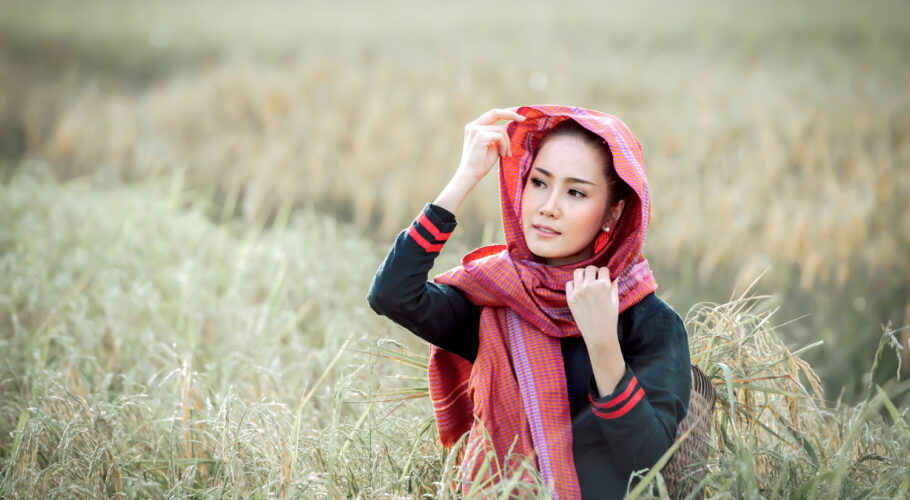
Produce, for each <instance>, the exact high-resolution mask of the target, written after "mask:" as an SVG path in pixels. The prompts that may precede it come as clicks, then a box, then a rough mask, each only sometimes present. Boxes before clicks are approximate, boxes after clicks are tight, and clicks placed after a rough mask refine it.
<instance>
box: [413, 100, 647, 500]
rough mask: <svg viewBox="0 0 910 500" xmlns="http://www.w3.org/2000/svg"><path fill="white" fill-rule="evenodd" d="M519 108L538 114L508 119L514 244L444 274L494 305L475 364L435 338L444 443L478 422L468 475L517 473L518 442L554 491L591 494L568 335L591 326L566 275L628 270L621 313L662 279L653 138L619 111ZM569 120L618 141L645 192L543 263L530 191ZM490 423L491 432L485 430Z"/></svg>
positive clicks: (505, 195)
mask: <svg viewBox="0 0 910 500" xmlns="http://www.w3.org/2000/svg"><path fill="white" fill-rule="evenodd" d="M515 111H516V112H518V113H519V114H521V115H523V116H525V117H527V119H526V120H525V121H524V122H521V123H518V122H511V123H510V124H509V125H508V128H507V130H508V133H509V137H510V141H511V145H512V154H513V156H512V157H509V158H501V160H500V178H499V186H500V200H501V210H502V221H503V227H504V229H505V236H506V241H507V245H494V246H489V247H483V248H480V249H478V250H475V251H473V252H471V253H469V254H468V255H466V256H465V257H464V258H463V259H462V265H461V266H459V267H457V268H455V269H452V270H450V271H448V272H446V273H443V274H441V275H439V276H437V277H436V278H435V281H436V282H437V283H443V284H448V285H451V286H455V287H457V288H458V289H460V290H461V291H462V292H463V293H464V294H465V296H466V297H468V299H469V300H470V301H471V302H472V303H474V304H476V305H479V306H482V312H481V317H480V331H479V338H480V347H479V350H478V352H477V358H476V359H475V362H474V363H473V364H471V363H470V362H468V361H466V360H465V359H463V358H461V357H459V356H457V355H454V354H451V353H448V352H446V351H444V350H441V349H438V348H435V347H432V348H431V354H430V368H429V385H430V395H431V399H432V402H433V408H434V411H435V416H436V425H437V427H438V429H439V436H440V439H441V440H442V442H443V444H444V445H446V446H451V445H452V444H454V443H455V441H457V440H458V439H459V438H460V437H461V436H462V435H463V434H464V433H465V432H470V434H469V436H468V439H467V447H466V450H465V454H464V457H463V461H462V480H463V485H465V486H467V485H469V484H470V483H471V482H472V481H478V480H484V479H488V478H490V477H492V478H493V479H494V480H495V479H497V478H498V477H501V475H502V474H508V473H509V472H510V468H511V467H512V466H513V465H514V463H513V464H510V463H505V461H504V459H505V456H506V455H507V454H509V452H510V451H511V453H512V454H513V455H517V456H521V457H526V458H532V459H536V463H537V466H538V468H539V470H540V472H541V475H542V477H543V478H544V480H545V481H546V482H547V483H548V484H549V485H550V486H551V487H552V488H553V491H554V498H561V499H571V498H580V496H581V493H580V491H579V486H578V479H577V476H576V474H575V464H574V461H573V457H572V425H571V419H570V415H569V402H568V396H567V388H566V379H565V372H564V368H563V363H562V357H561V350H560V349H561V348H560V339H561V338H563V337H569V336H578V335H580V334H581V333H580V332H579V330H578V327H577V326H576V324H575V322H574V320H573V319H572V315H571V312H570V311H569V308H568V304H567V303H566V298H565V288H566V283H567V282H568V281H569V280H571V279H572V278H573V276H572V273H573V271H574V269H575V268H577V267H584V266H587V265H595V266H604V265H606V266H607V267H609V269H610V275H611V277H612V278H614V279H615V278H616V277H617V276H618V277H619V297H620V313H621V312H622V311H624V310H626V309H628V308H629V307H631V306H632V305H634V304H636V303H637V302H638V301H640V300H641V299H642V298H644V297H645V296H647V295H648V294H649V293H651V292H653V291H654V290H655V289H656V288H657V283H656V282H655V281H654V278H653V276H652V275H651V270H650V268H649V267H648V262H647V260H645V258H644V256H643V254H642V245H643V243H644V239H645V235H646V233H647V229H648V223H649V221H650V214H651V212H650V195H649V192H648V183H647V179H646V177H645V172H644V161H643V157H642V150H641V145H640V144H639V142H638V140H637V139H636V138H635V136H634V135H632V132H631V131H629V129H628V127H626V125H625V124H624V123H623V122H622V121H620V120H619V119H618V118H616V117H614V116H611V115H607V114H604V113H600V112H598V111H592V110H587V109H581V108H572V107H564V106H522V107H519V108H515ZM569 119H572V120H575V121H577V122H578V123H580V124H581V125H582V126H584V127H585V128H587V129H588V130H591V131H593V132H595V133H596V134H598V135H599V136H601V137H602V138H603V139H604V140H605V141H606V142H607V144H608V145H609V146H610V150H611V151H612V153H613V161H614V166H615V168H616V171H617V173H618V174H619V176H620V177H621V178H622V179H623V180H625V181H626V183H628V184H629V186H630V187H631V188H632V191H633V192H634V195H632V196H630V199H629V200H627V201H626V209H625V210H624V213H623V216H622V219H621V220H620V222H619V224H618V225H617V226H616V227H615V229H614V230H613V231H611V232H610V233H602V234H601V235H600V236H598V238H597V240H596V241H595V253H594V255H593V256H592V257H591V258H590V259H588V260H586V261H584V262H580V263H576V264H573V265H567V266H563V267H550V266H547V265H545V264H541V263H538V262H536V261H535V260H534V257H533V255H532V254H531V252H530V250H528V247H527V244H526V243H525V240H524V235H523V233H522V231H521V196H522V189H523V186H524V181H525V178H526V175H527V173H528V171H529V170H530V168H531V164H532V162H533V159H534V151H535V148H536V146H537V144H538V143H539V141H540V138H541V136H542V135H543V134H544V133H545V132H546V131H547V130H549V129H550V128H552V127H553V126H555V125H556V124H558V123H559V122H561V121H563V120H569ZM636 394H637V393H636ZM601 410H602V411H603V412H608V411H610V410H611V409H609V408H603V409H601ZM614 411H615V410H614ZM484 432H486V433H488V434H489V436H490V438H491V439H490V440H489V441H491V443H490V442H489V441H488V440H486V439H483V433H484ZM490 445H492V447H493V449H492V450H490V449H488V448H489V446H490ZM491 452H492V453H495V455H496V456H497V458H498V463H499V464H500V465H501V469H495V468H488V469H486V472H485V473H484V476H483V477H478V474H479V473H480V471H479V469H480V465H481V463H482V462H483V459H484V457H485V456H486V455H487V454H488V453H491Z"/></svg>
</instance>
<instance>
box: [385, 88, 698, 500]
mask: <svg viewBox="0 0 910 500" xmlns="http://www.w3.org/2000/svg"><path fill="white" fill-rule="evenodd" d="M500 120H511V121H510V122H509V123H508V125H497V122H498V121H500ZM497 159H498V160H499V161H500V202H501V210H502V221H503V228H504V230H505V237H506V241H507V245H494V246H488V247H484V248H480V249H478V250H475V251H473V252H471V253H469V254H468V255H466V256H465V257H464V259H463V260H462V265H461V266H459V267H457V268H455V269H452V270H450V271H448V272H446V273H444V274H442V275H440V276H437V277H436V279H435V280H434V281H435V282H433V283H431V282H427V281H426V277H427V273H428V272H429V270H430V268H431V267H432V265H433V260H434V258H435V257H436V255H438V254H439V252H440V250H441V249H442V246H443V244H444V243H445V241H446V240H447V239H448V238H449V236H450V235H451V233H452V230H453V229H454V227H455V225H456V219H455V215H456V214H457V212H458V208H459V206H460V205H461V203H462V202H463V201H464V199H465V198H466V196H467V195H468V193H469V192H470V191H471V190H472V189H473V188H474V186H475V185H476V184H477V182H478V181H480V179H481V178H483V177H484V176H485V175H486V174H487V172H489V170H490V169H491V168H492V166H493V165H494V164H495V163H496V160H497ZM649 218H650V195H649V191H648V186H647V180H646V178H645V172H644V163H643V159H642V151H641V146H640V144H639V142H638V140H637V139H636V138H635V136H633V135H632V133H631V131H629V129H628V128H627V127H626V126H625V124H623V123H622V122H621V121H620V120H619V119H617V118H616V117H613V116H610V115H607V114H604V113H600V112H597V111H592V110H586V109H580V108H568V107H562V106H524V107H520V108H517V109H510V110H498V109H494V110H491V111H489V112H487V113H484V114H483V115H482V116H480V117H479V118H478V119H477V120H475V121H474V122H471V123H470V124H468V125H467V126H466V127H465V139H464V146H463V150H462V158H461V162H460V164H459V166H458V169H457V170H456V172H455V174H454V176H453V177H452V180H451V181H450V182H449V183H448V185H446V187H445V188H444V189H443V190H442V192H441V193H440V194H439V197H438V198H437V199H436V200H435V201H434V202H433V203H431V204H427V205H426V207H425V208H424V210H423V211H422V213H420V214H419V215H418V217H417V219H416V220H415V221H414V223H413V224H412V225H411V226H410V227H409V228H408V229H407V230H405V231H402V233H401V234H400V235H399V236H398V239H397V240H396V242H395V244H394V246H393V247H392V249H391V251H390V252H389V255H388V256H387V257H386V260H385V262H383V264H382V266H381V267H380V268H379V271H378V272H377V274H376V277H375V278H374V280H373V284H372V287H371V289H370V292H369V295H368V297H367V298H368V301H369V303H370V306H371V307H372V308H373V309H374V310H375V311H376V312H377V313H379V314H383V315H385V316H388V317H389V318H391V319H392V320H394V321H395V322H397V323H399V324H401V325H402V326H404V327H406V328H408V329H409V330H411V331H412V332H414V333H415V334H417V335H418V336H420V337H422V338H423V339H425V340H427V341H428V342H430V343H431V344H433V347H431V356H430V369H429V382H430V396H431V399H432V402H433V408H434V411H435V414H436V424H437V427H438V429H439V436H440V439H441V440H442V442H443V444H444V445H446V446H451V445H452V444H454V443H455V441H457V440H458V439H459V438H460V437H461V436H462V435H463V434H464V433H465V432H468V433H469V434H468V438H467V445H466V448H465V454H464V457H463V458H462V475H463V480H464V481H465V483H467V484H469V483H470V482H471V481H476V480H480V479H487V478H489V477H491V475H492V478H493V480H497V479H499V478H501V477H503V475H508V474H509V473H510V471H511V470H512V469H513V468H514V467H515V466H516V465H517V464H516V463H515V462H514V461H513V462H510V463H506V462H505V457H506V456H507V455H508V454H509V452H510V451H511V453H512V455H517V456H521V457H525V458H529V459H532V460H533V461H534V463H535V464H536V465H537V467H538V469H539V471H540V473H541V476H542V477H543V479H544V480H545V481H546V482H547V484H548V485H550V487H551V488H552V489H553V493H554V498H564V499H565V498H579V497H584V498H613V497H615V498H621V497H622V496H623V494H624V493H625V492H626V489H627V486H628V484H629V478H630V474H631V473H632V472H634V471H637V470H641V469H644V468H648V467H650V466H652V465H653V464H654V463H655V462H656V461H657V459H658V458H659V457H660V456H661V455H662V454H663V453H664V452H665V451H666V450H667V449H668V448H669V447H670V445H671V444H672V442H673V439H674V437H675V433H676V428H677V425H678V423H679V422H680V421H681V420H682V419H683V417H684V416H685V414H686V411H687V407H688V403H689V391H690V387H691V377H690V364H689V350H688V342H687V338H686V331H685V329H684V327H683V324H682V321H681V320H680V318H679V316H678V315H677V314H676V313H675V312H674V311H673V310H672V309H671V308H670V307H669V306H668V305H667V304H666V303H664V302H663V301H661V300H660V299H659V298H657V296H656V295H655V294H654V293H653V292H654V290H655V289H656V288H657V284H656V282H655V281H654V278H653V277H652V275H651V271H650V269H649V268H648V262H647V261H646V260H645V259H644V256H643V254H642V244H643V242H644V238H645V234H646V231H647V227H648V222H649ZM484 433H487V434H488V435H489V439H485V438H484ZM491 446H492V450H491V449H490V447H491ZM488 452H493V453H495V454H496V456H497V458H498V463H499V464H501V466H502V468H503V469H505V470H492V471H491V470H490V469H485V472H484V475H483V477H478V475H479V474H480V472H481V467H480V464H481V462H482V461H483V458H484V457H485V456H486V455H487V453H488Z"/></svg>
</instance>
